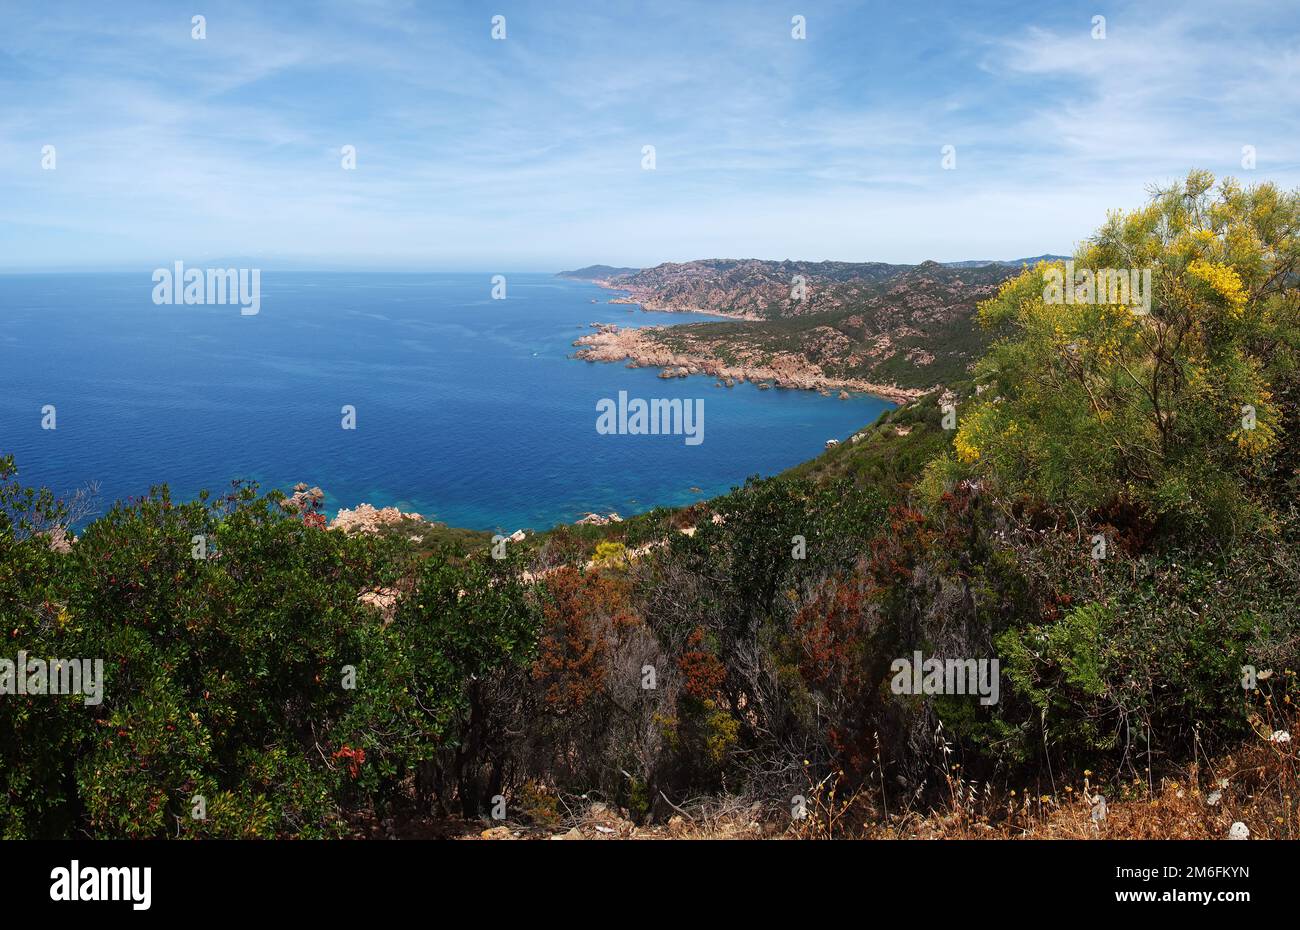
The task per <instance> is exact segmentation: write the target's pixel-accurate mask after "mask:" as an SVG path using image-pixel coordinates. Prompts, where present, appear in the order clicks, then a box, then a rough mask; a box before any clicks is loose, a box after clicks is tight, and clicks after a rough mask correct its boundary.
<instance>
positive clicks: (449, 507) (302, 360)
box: [0, 271, 890, 532]
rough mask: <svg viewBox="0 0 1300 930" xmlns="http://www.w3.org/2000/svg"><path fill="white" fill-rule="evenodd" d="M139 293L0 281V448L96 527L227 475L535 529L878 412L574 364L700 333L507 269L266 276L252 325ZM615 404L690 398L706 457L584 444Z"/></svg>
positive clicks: (680, 448)
mask: <svg viewBox="0 0 1300 930" xmlns="http://www.w3.org/2000/svg"><path fill="white" fill-rule="evenodd" d="M152 287H153V285H152V282H151V280H150V271H143V272H141V273H138V274H134V273H132V274H128V273H121V274H75V275H10V276H0V319H3V327H2V328H0V453H9V452H12V453H14V455H15V456H16V458H17V461H18V465H19V468H20V470H21V478H22V480H23V481H24V482H25V483H28V484H41V485H47V486H49V487H51V488H53V489H54V490H55V491H56V492H60V493H64V492H68V491H71V490H73V489H75V488H78V487H81V486H83V485H86V484H88V483H90V482H97V483H98V485H99V491H100V500H101V502H102V503H101V506H100V510H101V511H102V510H103V509H106V507H107V505H108V504H109V503H110V502H111V501H113V500H115V499H119V498H124V497H128V496H135V495H140V494H143V493H145V492H147V490H148V489H149V486H150V485H151V484H160V483H167V484H169V485H170V486H171V488H172V491H173V494H174V495H176V496H179V497H182V498H190V497H192V496H194V495H195V494H196V493H197V492H198V491H199V490H200V489H201V488H207V489H210V490H213V491H219V490H222V489H224V488H225V487H226V486H227V485H228V483H229V481H230V480H231V479H233V478H247V479H252V480H256V481H258V482H260V483H261V484H262V485H263V487H264V488H268V489H269V488H271V487H280V488H286V489H287V488H289V487H290V486H292V485H293V484H294V483H296V482H298V481H306V482H309V483H311V484H314V485H319V486H320V487H322V488H324V489H325V491H326V492H327V498H326V503H327V506H328V509H329V510H330V511H331V512H332V511H334V510H335V509H337V508H338V507H352V506H355V505H356V504H357V503H359V502H361V501H367V502H369V503H371V504H374V505H375V506H388V505H396V506H399V507H401V508H402V509H403V510H414V511H418V512H419V513H421V514H423V515H425V516H427V517H432V518H436V519H439V520H443V521H445V522H447V523H450V524H452V525H455V526H466V527H472V528H476V529H489V530H504V531H507V532H508V531H512V530H514V529H517V528H521V527H523V528H534V529H543V528H546V527H549V526H551V525H553V524H555V523H560V522H572V521H573V520H576V519H577V518H579V517H580V516H582V515H583V514H584V513H587V512H588V511H598V512H602V513H603V512H608V511H617V512H619V513H621V514H623V515H625V516H626V515H630V514H633V513H638V512H640V511H643V510H648V509H650V508H651V507H655V506H660V505H681V504H688V503H691V502H692V501H695V500H699V499H700V498H702V497H707V496H712V495H715V494H719V493H723V492H725V491H727V490H728V489H729V488H731V487H732V486H734V485H736V484H739V483H741V482H743V481H744V479H745V477H746V476H747V475H751V474H773V473H775V472H778V471H780V470H782V469H785V468H787V467H789V466H791V465H794V464H796V463H798V462H800V461H803V460H805V459H808V458H811V457H812V456H814V455H816V454H817V453H818V452H819V451H821V449H822V448H823V447H824V445H825V442H826V440H827V439H830V438H837V439H844V438H845V437H847V436H849V435H851V434H852V433H853V432H854V431H856V430H857V429H859V428H861V427H862V426H864V425H865V424H867V423H869V422H871V421H872V420H874V419H875V418H876V417H877V416H878V415H879V414H880V413H881V412H882V411H883V410H885V409H887V408H888V407H889V406H890V405H889V403H888V402H886V401H883V400H880V399H878V398H873V397H862V396H860V397H855V398H853V399H852V400H848V401H841V400H838V399H835V398H826V397H822V396H820V395H818V394H816V393H814V392H810V391H781V390H771V391H759V390H758V389H757V388H755V387H753V386H752V385H740V386H737V387H735V388H731V389H726V388H718V387H714V380H713V379H712V378H708V377H704V376H700V377H691V378H682V379H672V380H665V379H661V378H659V377H657V374H658V373H657V371H656V370H654V369H629V368H626V367H625V366H624V365H623V364H621V363H620V364H594V363H587V362H581V361H576V360H573V359H571V358H569V357H568V356H570V355H571V354H572V353H573V352H574V351H575V350H574V348H573V347H572V342H573V340H574V339H576V338H577V337H578V336H580V335H582V334H584V333H587V332H590V331H591V330H590V329H589V327H588V324H589V323H591V322H598V321H599V322H614V323H618V324H619V325H622V326H632V325H638V326H639V325H660V324H664V323H669V324H679V323H684V322H698V321H700V320H703V319H709V317H705V316H702V315H695V314H665V313H645V312H643V311H640V310H634V311H629V309H628V308H627V307H626V306H625V305H611V304H608V303H606V301H607V300H608V299H609V297H610V296H611V294H610V292H609V291H605V290H602V289H600V288H597V287H595V286H594V285H589V284H584V283H580V282H573V281H566V280H564V279H560V278H555V277H552V276H550V275H542V274H514V275H507V298H506V299H505V300H493V299H491V275H490V274H380V273H372V274H344V273H337V274H331V273H315V272H313V273H288V272H285V273H274V272H266V273H264V274H263V275H262V282H261V290H262V300H261V310H260V312H259V313H258V314H257V315H256V316H243V315H241V314H240V312H239V308H238V307H233V306H166V305H164V306H157V305H155V304H154V303H153V301H152V299H151V294H152ZM593 298H594V299H595V300H596V301H598V302H597V303H594V304H593V303H592V302H591V301H592V299H593ZM620 390H623V391H627V392H628V395H629V396H630V397H634V398H635V397H639V398H644V399H647V400H649V399H652V398H681V399H683V400H694V399H697V398H703V400H704V441H703V442H701V443H699V444H698V445H688V444H687V443H686V442H685V441H684V437H682V436H632V435H601V434H599V433H598V432H597V430H596V419H597V408H596V405H597V403H598V401H600V400H601V399H602V398H611V399H613V398H617V396H618V392H619V391H620ZM47 404H52V405H54V407H55V410H56V416H57V421H56V422H57V428H56V429H54V430H45V429H42V428H41V419H42V417H41V410H42V407H44V406H45V405H47ZM344 405H352V406H353V407H355V408H356V425H357V428H356V429H355V430H345V429H342V428H341V426H340V423H341V420H342V413H341V408H342V407H343V406H344Z"/></svg>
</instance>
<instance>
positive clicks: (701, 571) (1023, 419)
mask: <svg viewBox="0 0 1300 930" xmlns="http://www.w3.org/2000/svg"><path fill="white" fill-rule="evenodd" d="M1298 226H1300V195H1298V194H1297V193H1295V192H1285V191H1280V190H1278V189H1276V188H1274V187H1273V186H1271V185H1268V184H1263V185H1259V186H1255V187H1243V186H1241V185H1239V184H1237V183H1236V182H1234V181H1231V180H1225V181H1223V182H1221V183H1218V184H1215V182H1214V179H1212V178H1210V177H1209V176H1208V175H1206V174H1204V173H1201V172H1193V173H1192V174H1190V175H1189V176H1188V177H1187V179H1186V181H1185V182H1184V183H1181V184H1178V185H1176V186H1174V187H1171V188H1169V189H1167V190H1163V191H1159V192H1157V193H1155V194H1154V195H1153V197H1152V199H1151V201H1150V202H1149V203H1148V204H1146V205H1143V206H1141V207H1139V208H1138V209H1136V210H1133V211H1132V212H1124V213H1116V214H1114V215H1113V216H1112V217H1111V219H1110V220H1109V221H1108V222H1107V223H1106V225H1105V226H1103V227H1102V228H1101V229H1099V230H1098V231H1097V233H1096V235H1095V236H1094V237H1093V238H1092V239H1091V240H1090V241H1089V242H1087V243H1086V244H1085V245H1084V246H1083V247H1082V248H1081V249H1080V250H1079V253H1078V254H1076V255H1075V256H1074V259H1075V262H1076V264H1077V267H1078V268H1079V269H1088V270H1091V271H1098V270H1102V269H1150V270H1151V273H1152V281H1153V288H1154V289H1153V299H1152V303H1151V310H1150V312H1149V313H1136V312H1134V309H1133V307H1131V306H1128V305H1120V304H1108V303H1101V302H1095V301H1084V302H1065V301H1057V300H1053V299H1050V295H1051V294H1052V290H1051V282H1052V274H1053V272H1054V271H1056V272H1058V273H1059V270H1060V266H1059V264H1055V263H1051V262H1045V263H1041V264H1036V265H1034V266H1031V267H1026V268H1024V269H1022V270H1018V271H1017V270H1016V269H1007V268H1001V269H1000V270H991V269H990V268H988V267H984V268H976V269H964V268H963V269H945V268H943V267H942V266H940V267H936V268H929V267H925V266H922V268H919V269H916V271H915V272H914V274H913V275H912V277H910V278H906V279H900V280H898V281H895V282H894V284H890V282H887V281H886V282H880V283H878V284H877V285H867V284H861V285H850V284H848V283H843V284H840V285H833V284H832V285H828V287H830V288H832V289H833V288H834V287H835V286H843V287H850V286H854V287H861V288H862V289H863V290H862V293H861V294H859V295H858V296H856V297H855V298H854V300H855V301H857V303H855V305H854V306H853V307H851V308H849V307H835V306H831V305H830V304H829V303H828V304H827V305H825V306H824V307H823V308H822V309H819V310H817V311H816V312H815V313H814V314H813V315H812V316H810V317H808V319H807V320H806V321H805V320H803V319H802V318H799V317H796V318H794V319H795V320H796V321H797V322H798V323H799V324H800V325H803V324H804V323H805V322H809V323H815V326H816V327H822V326H825V327H827V328H829V329H832V330H834V331H835V332H839V333H841V334H842V335H844V337H845V338H846V339H850V340H851V341H853V340H856V341H854V342H853V344H854V345H858V346H863V345H866V344H868V342H869V335H868V334H869V331H870V327H871V326H872V325H875V324H874V323H873V322H872V320H875V319H876V318H875V317H872V316H871V313H872V312H874V311H873V310H871V309H870V306H869V301H870V300H871V299H872V298H871V295H872V294H874V295H875V297H876V298H878V300H879V303H878V304H877V305H875V311H879V312H880V313H884V312H885V311H886V309H887V308H888V307H889V306H892V305H893V303H892V302H894V301H900V302H902V303H903V304H905V305H908V306H914V307H917V308H920V309H922V310H923V309H924V307H925V306H926V305H928V304H927V301H929V300H930V299H931V296H932V292H931V291H930V290H928V288H930V287H936V288H949V287H955V286H956V285H955V284H954V283H953V282H954V281H955V280H956V278H954V277H952V276H961V278H960V279H961V287H962V288H963V289H964V290H963V293H969V294H970V295H972V296H971V300H972V303H971V313H972V318H971V319H972V323H971V325H972V326H978V334H976V331H975V330H974V329H972V330H971V335H970V337H969V339H968V340H967V341H965V342H962V343H961V344H960V345H958V346H956V347H954V348H952V349H951V353H950V354H949V355H940V354H936V361H935V363H934V364H935V365H940V364H942V365H945V366H947V367H946V368H945V369H944V370H945V372H946V373H945V374H944V375H943V377H942V378H938V379H936V380H938V381H941V382H942V383H944V384H945V385H946V386H947V390H948V391H949V392H950V393H948V394H941V393H939V392H931V393H928V394H924V395H923V396H918V397H916V398H915V399H912V400H910V401H908V402H907V403H905V404H903V405H902V406H900V407H898V408H897V409H894V410H891V411H889V412H888V413H886V414H884V415H883V416H882V417H881V418H880V419H879V420H878V421H877V422H876V423H874V424H864V428H863V429H862V430H861V431H860V432H859V433H858V434H857V435H856V436H855V437H854V438H853V440H851V441H848V442H845V443H843V444H841V445H839V446H837V447H835V448H833V449H830V450H828V451H827V452H826V453H825V454H824V455H822V456H820V457H819V458H817V459H815V460H813V461H811V462H808V463H805V464H804V465H801V466H799V467H797V468H795V469H792V470H791V471H790V472H788V473H786V474H782V475H778V476H773V477H768V478H754V479H751V480H750V481H748V482H746V484H745V485H744V486H743V487H740V488H736V489H735V490H733V491H732V492H731V493H730V494H727V495H724V496H722V497H719V498H715V499H712V500H709V501H705V502H702V503H699V504H696V505H694V506H692V507H689V508H685V509H681V510H657V511H652V512H650V513H647V514H643V515H640V516H638V517H635V518H631V519H628V520H625V521H622V522H619V523H610V524H607V525H585V526H575V527H557V528H556V529H554V530H551V531H549V532H547V533H542V534H538V535H536V536H529V537H526V538H525V539H523V540H521V541H520V540H517V541H512V542H507V543H506V545H505V546H504V548H503V549H499V550H498V553H499V554H501V555H503V556H504V557H502V558H495V557H494V552H493V548H494V547H493V545H492V543H491V541H490V540H486V539H482V538H480V537H478V536H476V535H475V534H469V533H457V532H455V531H451V530H446V529H445V528H440V529H439V530H438V531H437V532H433V531H429V532H426V533H424V534H422V535H421V536H420V537H419V539H418V541H415V542H413V541H412V540H411V539H410V535H409V534H408V533H405V532H401V531H398V530H393V531H391V532H352V533H349V532H345V531H343V530H341V529H328V528H327V526H326V524H325V520H324V518H323V516H322V515H320V514H319V513H317V512H316V509H315V508H316V505H315V504H314V503H313V502H312V500H311V498H310V497H306V498H304V497H302V496H298V497H296V498H289V497H286V495H285V494H284V493H282V492H279V491H272V492H270V493H268V494H262V493H260V492H259V491H258V490H257V489H256V488H253V487H250V486H246V485H237V486H234V487H232V488H230V489H229V490H228V491H227V492H226V493H224V494H219V495H212V496H204V497H202V498H200V499H199V500H194V501H186V502H182V501H173V500H172V499H171V498H170V495H169V494H168V492H167V491H166V489H164V488H159V489H156V490H155V491H154V492H153V493H152V494H151V495H150V496H148V497H147V498H145V499H143V500H135V501H131V502H126V503H119V504H117V505H116V506H115V507H113V509H112V510H111V511H110V512H109V513H107V514H106V515H104V516H102V517H100V518H99V519H96V520H94V521H93V522H91V523H90V524H89V525H88V526H86V527H85V528H84V530H82V532H81V534H80V536H79V538H77V539H76V540H75V542H71V543H70V544H69V542H68V540H67V539H66V534H65V533H64V532H63V531H62V529H61V528H62V527H64V526H65V525H66V524H67V520H68V514H67V506H66V504H65V503H63V502H60V501H57V500H55V499H54V498H53V496H52V495H51V494H50V493H49V492H48V491H43V490H38V489H32V488H27V487H25V486H24V485H23V484H22V483H21V474H20V473H18V472H17V470H16V467H15V464H14V463H13V462H12V460H8V459H6V460H4V461H3V464H2V465H0V620H2V621H3V627H2V628H3V630H4V632H5V638H4V640H5V643H6V644H7V645H6V647H5V650H4V651H3V652H0V658H4V657H8V658H10V659H14V658H16V657H17V656H19V655H20V654H22V655H27V656H42V657H102V658H103V660H104V688H103V699H102V702H100V703H98V704H94V705H87V704H86V703H85V702H83V701H82V700H81V698H80V697H78V696H76V695H68V696H61V697H52V696H51V697H45V696H41V697H37V696H33V695H31V694H25V695H23V694H16V693H15V692H14V691H13V690H12V689H11V690H10V691H9V692H8V693H7V694H5V695H4V696H3V697H0V834H3V835H4V836H7V837H37V836H43V837H49V836H56V837H57V836H83V835H89V836H95V837H158V838H162V837H197V836H228V837H257V836H298V837H320V836H394V835H461V834H463V833H467V832H468V833H476V834H477V833H480V832H484V831H486V832H487V833H488V835H490V836H491V835H512V836H513V835H515V834H519V835H535V836H545V835H557V836H630V835H634V834H636V833H638V832H640V833H642V834H649V835H667V836H680V835H687V836H689V835H700V834H701V833H705V834H713V833H722V834H724V835H746V836H751V835H752V836H793V837H800V836H870V837H884V836H935V835H938V836H942V835H950V836H979V835H987V836H1006V837H1010V836H1024V835H1038V836H1139V835H1140V836H1173V835H1178V836H1226V835H1227V833H1228V831H1229V830H1230V829H1234V830H1235V829H1237V827H1236V826H1235V825H1236V824H1240V825H1241V829H1244V830H1246V831H1248V833H1249V835H1251V836H1259V837H1281V838H1295V837H1296V836H1297V835H1298V834H1300V811H1297V807H1296V804H1297V798H1300V790H1298V789H1300V784H1298V783H1297V774H1298V771H1300V770H1298V768H1297V764H1298V762H1300V759H1298V758H1297V754H1296V750H1295V749H1294V748H1293V747H1294V746H1295V743H1294V741H1293V740H1292V738H1291V737H1292V734H1293V732H1294V726H1295V709H1294V703H1293V701H1294V697H1295V694H1296V683H1295V670H1296V668H1297V660H1298V659H1300V656H1298V655H1297V653H1298V652H1300V512H1297V500H1300V496H1298V494H1297V492H1298V491H1300V428H1298V426H1297V417H1298V416H1300V371H1297V360H1298V359H1300V351H1298V350H1300V279H1298V278H1297V270H1298V265H1297V262H1300V243H1298V242H1297V228H1298ZM905 281H908V282H911V283H910V286H911V287H915V288H916V289H917V290H916V295H915V297H913V296H912V295H910V294H909V293H908V292H906V291H903V292H899V293H898V294H896V295H891V294H890V291H889V288H890V287H893V286H895V285H897V286H903V283H904V282H905ZM927 282H928V283H927ZM872 287H879V288H883V290H880V291H872V290H870V288H872ZM965 289H969V291H966V290H965ZM814 293H816V288H814ZM975 295H978V298H976V297H975ZM842 314H847V315H848V316H841V315H842ZM855 315H859V316H862V317H863V324H864V326H865V327H866V328H864V329H861V330H858V329H854V328H852V327H849V328H848V329H845V328H844V327H846V326H848V324H847V319H848V317H849V316H855ZM784 322H785V321H782V320H770V319H769V320H768V321H767V322H762V323H759V324H757V325H758V326H760V327H768V326H770V327H773V328H772V329H771V330H770V337H769V336H765V335H763V333H766V332H768V330H759V331H758V333H759V334H758V335H753V334H750V335H747V336H746V338H747V339H753V340H757V342H756V343H755V344H756V345H759V346H760V347H761V344H762V340H763V339H766V338H771V339H773V340H779V339H783V338H787V336H789V333H786V334H785V335H782V334H781V330H780V329H779V326H780V325H781V324H782V323H784ZM930 323H932V324H933V326H934V327H935V328H934V330H933V331H931V330H930V329H926V330H925V333H926V334H932V332H933V333H942V332H944V331H945V330H944V329H943V327H944V325H946V324H945V323H944V322H943V321H942V320H939V319H937V318H936V319H935V320H932V321H930ZM718 325H721V326H729V325H731V324H718ZM854 325H855V326H856V325H857V324H854ZM954 325H955V324H954ZM687 329H689V330H691V331H692V332H694V333H700V332H703V333H705V335H702V336H700V335H691V336H687V337H684V338H692V339H701V340H704V339H708V338H710V337H709V336H708V335H707V334H708V332H710V330H708V329H707V328H706V327H688V328H687ZM789 337H790V338H795V337H793V336H789ZM936 338H937V337H936ZM953 338H956V337H953ZM760 350H761V348H760V349H756V350H755V351H760ZM854 351H856V350H854ZM927 351H930V350H927ZM849 354H850V355H851V354H852V352H850V353H849ZM844 358H848V356H847V355H846V356H844ZM945 359H946V361H944V360H945ZM844 364H848V363H847V362H844ZM861 364H868V363H867V362H862V363H861ZM885 364H887V360H886V361H881V362H879V363H877V367H875V368H872V369H871V371H872V372H874V374H872V377H876V378H879V377H881V374H880V371H881V370H882V369H881V368H880V367H879V366H880V365H885ZM931 383H932V382H931ZM197 541H202V543H203V544H202V545H201V546H199V545H198V544H197ZM377 594H382V597H377V596H376V595H377ZM917 652H920V653H922V654H924V655H925V656H927V657H935V658H940V659H953V660H967V659H971V660H984V659H996V660H997V661H998V663H999V669H1000V672H999V675H1000V677H999V681H1000V689H999V694H998V698H997V700H996V701H994V702H991V703H983V702H981V701H980V700H979V699H977V698H975V697H974V696H972V695H969V694H952V693H930V694H926V693H919V694H918V693H899V691H898V689H897V688H895V687H893V686H892V682H893V681H894V677H895V676H894V674H893V672H892V671H891V667H892V666H893V664H894V663H895V661H896V660H898V659H899V658H900V657H910V656H912V655H914V654H915V653H917ZM0 668H2V666H0ZM11 677H12V676H11ZM2 684H3V681H0V685H2ZM199 799H201V801H202V805H201V807H202V810H203V816H202V817H197V816H195V811H196V810H197V809H198V807H197V806H196V805H197V804H198V800H199ZM497 815H500V819H494V817H496V816H497ZM494 831H495V832H494Z"/></svg>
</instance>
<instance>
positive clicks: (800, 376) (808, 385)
mask: <svg viewBox="0 0 1300 930" xmlns="http://www.w3.org/2000/svg"><path fill="white" fill-rule="evenodd" d="M659 330H660V327H642V328H639V329H619V328H618V327H616V326H611V325H609V324H605V325H603V326H601V328H600V329H599V330H598V331H597V332H594V333H590V334H588V335H586V336H582V337H580V338H579V339H578V340H576V341H575V342H574V343H573V344H574V345H575V346H576V347H578V351H577V352H576V353H575V354H574V357H575V358H580V359H583V360H585V361H589V362H621V361H627V362H628V363H629V365H630V367H633V368H659V369H661V371H660V377H687V376H689V375H708V376H710V377H713V378H716V379H718V381H720V382H723V383H727V384H734V383H736V382H741V381H749V382H752V383H754V384H757V385H759V386H760V387H765V386H768V385H774V386H776V387H781V388H791V389H797V390H804V391H828V390H832V389H839V390H844V389H847V390H851V391H860V392H862V393H865V394H873V395H875V396H877V397H883V398H885V399H887V400H892V401H894V402H896V403H905V402H907V401H910V400H913V399H915V398H917V397H920V396H921V395H923V394H924V393H926V392H925V391H923V390H919V389H910V388H901V387H898V386H897V385H893V384H877V383H874V382H871V381H866V380H862V379H857V378H840V377H833V376H830V375H827V374H826V372H824V371H823V370H822V369H821V367H820V366H819V365H817V364H816V363H815V362H811V361H809V360H808V359H807V358H806V357H804V356H802V355H796V354H793V353H788V354H786V353H783V354H777V355H772V356H768V357H767V358H765V359H763V360H762V361H759V360H747V359H738V360H736V361H734V362H728V361H724V360H723V359H721V358H718V357H717V356H716V355H713V354H710V353H702V354H694V353H679V352H676V351H674V350H672V349H669V348H666V347H665V346H663V345H662V344H661V343H659V342H657V341H655V338H654V336H655V333H656V332H658V331H659Z"/></svg>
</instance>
